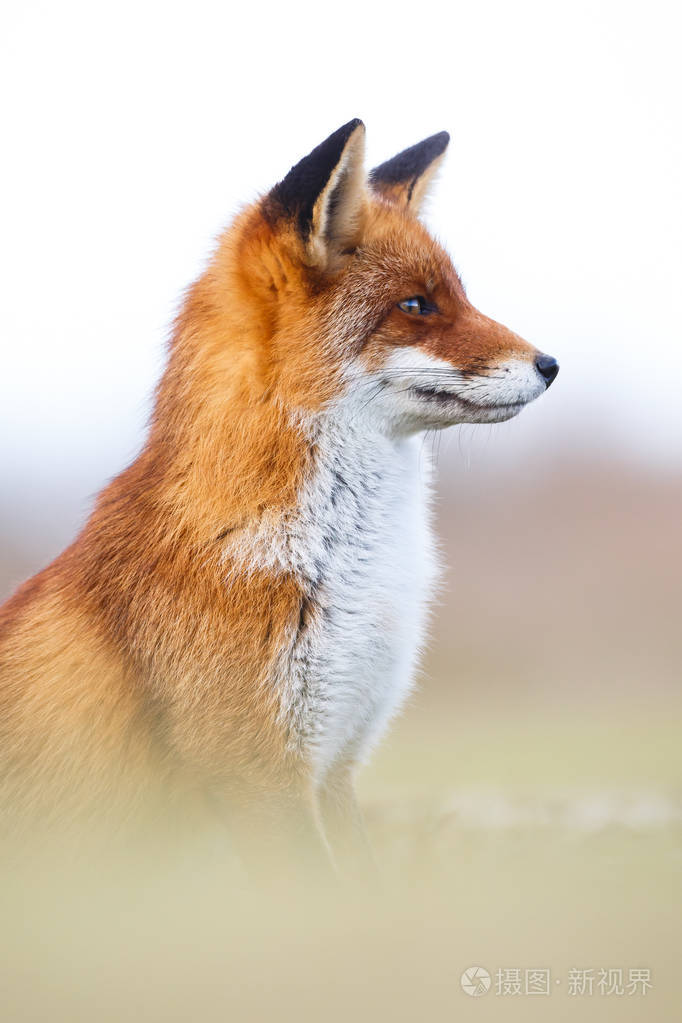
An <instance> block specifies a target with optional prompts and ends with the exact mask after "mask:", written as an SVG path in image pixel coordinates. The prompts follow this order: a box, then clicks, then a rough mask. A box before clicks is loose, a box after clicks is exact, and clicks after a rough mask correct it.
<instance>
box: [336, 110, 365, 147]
mask: <svg viewBox="0 0 682 1023" xmlns="http://www.w3.org/2000/svg"><path fill="white" fill-rule="evenodd" d="M358 128H362V130H363V132H364V130H365V125H364V123H363V121H361V120H360V118H359V117H354V118H353V120H352V121H348V122H347V123H346V124H342V125H341V127H340V128H337V130H336V131H335V132H333V134H331V135H330V136H329V138H328V139H327V140H326V141H327V143H331V144H333V145H334V144H335V145H345V144H346V142H347V141H348V139H349V138H350V137H351V135H353V134H354V133H355V132H356V131H357V130H358Z"/></svg>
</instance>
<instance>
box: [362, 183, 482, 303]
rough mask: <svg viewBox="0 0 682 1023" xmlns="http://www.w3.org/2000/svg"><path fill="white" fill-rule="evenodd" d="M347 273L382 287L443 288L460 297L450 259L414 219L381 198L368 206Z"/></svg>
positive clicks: (424, 228) (462, 294) (460, 287)
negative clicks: (362, 230) (362, 276)
mask: <svg viewBox="0 0 682 1023" xmlns="http://www.w3.org/2000/svg"><path fill="white" fill-rule="evenodd" d="M348 269H349V274H350V275H355V274H364V275H366V276H367V277H370V278H372V280H373V281H374V282H375V283H376V284H377V286H380V287H381V288H382V290H383V289H384V288H389V289H393V288H397V289H398V290H400V289H401V288H405V287H407V288H409V287H412V288H416V289H417V290H418V291H426V292H432V291H435V290H437V289H439V288H444V289H447V290H448V291H450V292H452V293H453V294H454V295H456V296H461V297H463V296H464V288H463V285H462V282H461V280H460V278H459V275H458V274H457V271H456V270H455V267H454V265H453V263H452V260H451V259H450V256H449V255H448V253H447V252H446V251H445V249H444V248H443V246H442V245H441V244H440V243H439V242H437V241H436V239H435V238H433V237H432V236H431V234H429V231H428V230H427V228H426V227H425V226H424V224H422V223H421V221H419V220H417V218H416V217H414V216H412V215H411V214H409V213H405V212H403V211H402V210H400V209H397V208H396V207H395V205H394V204H392V203H390V202H389V201H387V200H382V199H381V198H376V199H372V200H371V201H370V203H369V209H368V215H367V219H366V222H365V229H364V232H363V237H362V242H361V245H360V247H359V250H358V253H357V259H356V260H354V261H353V262H352V264H351V265H350V266H349V268H348Z"/></svg>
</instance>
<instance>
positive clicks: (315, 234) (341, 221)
mask: <svg viewBox="0 0 682 1023" xmlns="http://www.w3.org/2000/svg"><path fill="white" fill-rule="evenodd" d="M364 157H365V129H364V126H363V125H359V126H358V127H357V128H356V129H355V131H354V132H353V134H352V135H351V136H350V138H349V139H348V142H347V143H346V146H345V148H344V150H343V153H342V155H341V159H340V160H339V162H338V163H337V165H336V167H335V168H334V170H333V172H332V174H331V176H330V178H329V181H328V182H327V185H326V188H325V189H324V190H323V191H322V192H321V193H320V195H319V197H318V200H317V202H316V203H315V207H314V209H313V225H312V231H311V233H310V239H309V241H308V251H309V255H310V258H311V262H312V264H313V265H314V266H319V267H320V268H323V269H326V270H336V269H338V268H339V267H340V266H341V265H342V264H343V262H344V259H345V256H344V253H345V252H346V250H348V249H353V248H355V247H356V246H357V245H358V244H359V241H360V235H361V233H362V226H363V219H364V212H365V203H366V193H365V168H364Z"/></svg>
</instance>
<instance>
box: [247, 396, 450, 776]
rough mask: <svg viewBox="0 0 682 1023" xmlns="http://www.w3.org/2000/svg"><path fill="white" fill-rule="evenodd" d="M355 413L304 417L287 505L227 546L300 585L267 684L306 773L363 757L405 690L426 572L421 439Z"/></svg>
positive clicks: (420, 628)
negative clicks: (294, 492)
mask: <svg viewBox="0 0 682 1023" xmlns="http://www.w3.org/2000/svg"><path fill="white" fill-rule="evenodd" d="M358 413H359V409H358V405H357V404H356V403H355V402H351V403H346V404H345V406H341V407H337V408H336V409H332V410H329V412H328V413H327V414H325V416H324V417H322V418H321V419H320V420H319V421H318V422H316V423H315V424H314V426H313V427H312V428H311V433H312V440H313V444H314V450H315V458H314V469H313V471H312V473H311V475H310V477H309V478H308V479H307V480H306V482H305V484H304V486H303V488H302V492H301V493H300V494H299V500H298V503H297V506H296V509H295V510H294V511H293V512H291V513H289V514H287V515H286V516H284V517H283V518H281V517H280V518H278V519H277V521H272V522H267V521H265V522H262V523H261V524H260V525H259V527H258V528H257V529H256V530H255V531H254V532H253V533H250V534H249V535H248V536H244V535H242V537H241V538H240V540H239V541H238V543H239V548H240V549H239V551H236V550H235V549H234V548H232V551H231V556H232V558H234V557H235V555H237V563H241V565H242V567H243V568H246V567H247V565H251V566H256V565H258V567H261V568H266V569H269V570H270V571H286V572H292V573H294V574H295V575H296V576H297V578H298V579H299V582H300V584H301V587H302V589H303V591H304V594H305V599H304V601H303V604H302V607H301V615H300V620H299V622H298V626H297V628H296V629H295V630H294V631H293V632H292V635H291V637H290V640H289V642H288V644H287V647H286V649H285V650H283V651H282V654H281V657H280V658H279V661H278V665H277V668H276V673H275V675H276V677H275V679H274V680H272V684H274V685H275V686H276V687H277V689H278V695H279V699H280V706H281V715H282V718H283V721H284V722H285V723H286V726H287V728H288V731H289V734H290V736H291V741H292V744H294V745H295V747H296V748H297V749H298V750H299V751H300V752H301V753H302V754H303V755H304V756H305V757H306V758H307V759H308V760H309V761H310V763H311V766H312V769H313V773H314V777H315V778H316V780H317V781H321V780H322V779H323V778H324V776H325V775H326V774H327V772H328V771H329V770H330V769H331V768H332V767H333V766H334V765H335V764H338V763H339V762H343V761H346V762H350V763H352V762H355V761H357V760H359V759H362V757H363V755H364V754H366V752H367V751H368V749H369V748H370V747H371V745H372V743H373V742H374V741H376V740H377V739H378V738H379V737H380V735H381V733H382V731H383V730H384V728H385V726H386V725H387V723H388V722H389V720H390V718H391V716H392V714H393V713H394V712H395V711H396V710H397V709H398V708H399V707H400V705H401V703H402V702H403V700H404V698H405V696H406V695H407V693H408V692H409V689H410V685H411V682H412V677H413V673H414V669H415V662H416V657H417V654H418V651H419V646H420V643H421V641H422V638H423V635H424V628H425V623H426V612H427V604H428V597H429V594H430V591H431V589H432V586H433V583H434V579H435V558H434V554H433V546H432V541H431V534H430V528H429V521H428V487H429V480H428V477H429V474H430V462H429V455H428V452H427V450H426V448H425V445H424V443H423V438H422V437H415V436H413V437H401V438H394V437H391V436H388V435H387V434H386V433H385V432H382V431H381V430H380V429H378V428H374V424H372V422H371V421H368V419H367V417H366V416H363V415H360V414H358Z"/></svg>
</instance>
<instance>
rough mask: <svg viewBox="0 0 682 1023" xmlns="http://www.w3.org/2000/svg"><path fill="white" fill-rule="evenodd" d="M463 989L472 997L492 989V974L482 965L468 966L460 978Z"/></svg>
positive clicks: (485, 993)
mask: <svg viewBox="0 0 682 1023" xmlns="http://www.w3.org/2000/svg"><path fill="white" fill-rule="evenodd" d="M459 982H460V984H461V985H462V991H464V992H465V993H466V994H467V995H471V997H472V998H478V996H479V995H487V993H488V991H490V974H489V973H488V971H487V970H485V969H484V968H483V967H482V966H468V967H467V968H466V970H465V971H464V973H463V974H462V976H461V977H460V980H459Z"/></svg>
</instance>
